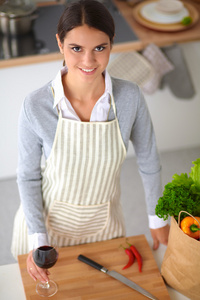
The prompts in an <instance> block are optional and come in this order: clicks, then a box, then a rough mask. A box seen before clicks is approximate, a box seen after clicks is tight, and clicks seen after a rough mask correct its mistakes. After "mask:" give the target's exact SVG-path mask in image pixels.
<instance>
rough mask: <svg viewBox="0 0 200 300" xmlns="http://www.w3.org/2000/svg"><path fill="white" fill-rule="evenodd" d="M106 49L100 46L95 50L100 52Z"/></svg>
mask: <svg viewBox="0 0 200 300" xmlns="http://www.w3.org/2000/svg"><path fill="white" fill-rule="evenodd" d="M104 49H105V47H103V46H98V47H96V48H95V50H96V51H98V52H100V51H103V50H104Z"/></svg>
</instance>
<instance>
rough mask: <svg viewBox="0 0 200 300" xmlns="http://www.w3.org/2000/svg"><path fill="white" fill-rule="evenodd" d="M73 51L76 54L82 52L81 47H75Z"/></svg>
mask: <svg viewBox="0 0 200 300" xmlns="http://www.w3.org/2000/svg"><path fill="white" fill-rule="evenodd" d="M72 50H73V51H74V52H80V51H81V47H73V48H72Z"/></svg>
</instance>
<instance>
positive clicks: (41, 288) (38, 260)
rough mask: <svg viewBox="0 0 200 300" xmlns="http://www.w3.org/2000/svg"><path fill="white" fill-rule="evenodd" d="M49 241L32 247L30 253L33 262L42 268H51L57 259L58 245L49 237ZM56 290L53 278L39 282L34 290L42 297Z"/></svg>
mask: <svg viewBox="0 0 200 300" xmlns="http://www.w3.org/2000/svg"><path fill="white" fill-rule="evenodd" d="M50 240H51V243H49V244H47V245H44V246H41V247H34V249H33V252H32V255H33V260H34V262H35V264H36V265H37V266H38V267H40V268H43V269H49V268H52V267H53V266H54V265H55V263H56V261H57V259H58V247H57V244H56V241H55V240H54V239H53V238H51V239H50ZM57 291H58V287H57V284H56V283H55V282H54V281H53V280H49V281H48V282H45V283H42V282H39V283H38V284H37V285H36V292H37V293H38V295H40V296H42V297H51V296H53V295H55V294H56V292H57Z"/></svg>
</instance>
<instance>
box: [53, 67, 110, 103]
mask: <svg viewBox="0 0 200 300" xmlns="http://www.w3.org/2000/svg"><path fill="white" fill-rule="evenodd" d="M67 71H68V69H67V66H64V67H63V68H62V69H61V70H59V72H58V73H57V75H56V77H55V79H54V80H53V81H52V88H53V90H54V104H53V108H55V106H56V105H58V103H59V102H60V101H61V100H62V99H63V98H65V93H64V89H63V84H62V76H63V75H64V74H65V73H67ZM104 76H105V92H104V95H105V94H110V95H112V81H111V77H110V75H109V74H108V71H107V70H105V71H104Z"/></svg>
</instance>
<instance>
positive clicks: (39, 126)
mask: <svg viewBox="0 0 200 300" xmlns="http://www.w3.org/2000/svg"><path fill="white" fill-rule="evenodd" d="M112 85H113V95H114V100H115V105H116V113H117V118H118V122H119V127H120V131H121V135H122V139H123V141H124V145H125V147H126V149H128V144H129V140H131V141H132V144H133V147H134V149H135V154H136V157H137V163H138V168H139V172H140V175H141V178H142V181H143V186H144V191H145V199H146V204H147V213H148V214H149V215H155V206H156V203H157V200H158V198H159V197H160V196H161V176H160V169H161V167H160V161H159V156H158V152H157V147H156V141H155V135H154V130H153V126H152V122H151V118H150V115H149V112H148V109H147V106H146V103H145V100H144V97H143V95H142V93H141V91H140V89H139V88H138V86H137V85H136V84H134V83H131V82H128V81H124V80H121V79H116V78H112ZM53 103H54V98H53V95H52V91H51V82H49V83H47V84H46V85H45V86H43V87H42V88H40V89H38V90H36V91H34V92H32V93H31V94H29V95H28V96H27V97H26V99H25V100H24V102H23V105H22V109H21V113H20V118H19V143H18V146H19V149H18V150H19V151H18V153H19V158H18V168H17V182H18V188H19V193H20V198H21V202H22V206H23V210H24V213H25V218H26V222H27V226H28V233H29V234H33V233H35V232H40V233H42V232H46V228H45V222H44V217H43V202H42V193H41V157H42V154H44V157H45V159H47V158H48V156H49V154H50V152H51V148H52V145H53V141H54V136H55V132H56V126H57V122H58V113H57V109H56V108H53ZM113 118H114V113H113V108H112V107H111V109H110V112H109V118H108V121H110V120H112V119H113ZM133 195H134V191H133ZM130 201H131V199H130Z"/></svg>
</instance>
